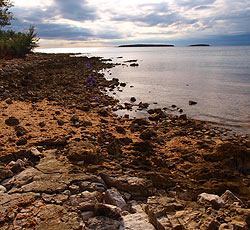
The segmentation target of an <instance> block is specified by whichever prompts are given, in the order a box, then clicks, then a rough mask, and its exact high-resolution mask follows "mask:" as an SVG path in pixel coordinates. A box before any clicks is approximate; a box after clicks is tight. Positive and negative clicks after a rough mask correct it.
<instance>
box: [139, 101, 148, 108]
mask: <svg viewBox="0 0 250 230" xmlns="http://www.w3.org/2000/svg"><path fill="white" fill-rule="evenodd" d="M138 106H139V108H140V109H146V108H148V106H149V104H148V103H142V102H140V103H139V105H138Z"/></svg>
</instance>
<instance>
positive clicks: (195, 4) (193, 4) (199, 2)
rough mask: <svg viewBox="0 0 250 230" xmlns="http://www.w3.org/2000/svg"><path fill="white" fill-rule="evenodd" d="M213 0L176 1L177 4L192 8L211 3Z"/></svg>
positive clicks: (214, 0)
mask: <svg viewBox="0 0 250 230" xmlns="http://www.w3.org/2000/svg"><path fill="white" fill-rule="evenodd" d="M215 2H216V0H180V1H178V5H179V6H183V7H186V8H194V7H201V6H207V5H211V4H213V3H215Z"/></svg>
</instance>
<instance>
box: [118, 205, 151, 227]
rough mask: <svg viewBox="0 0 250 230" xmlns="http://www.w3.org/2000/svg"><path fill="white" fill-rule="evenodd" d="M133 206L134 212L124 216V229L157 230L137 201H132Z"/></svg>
mask: <svg viewBox="0 0 250 230" xmlns="http://www.w3.org/2000/svg"><path fill="white" fill-rule="evenodd" d="M131 208H132V209H133V211H134V213H132V214H131V213H129V214H127V215H125V216H123V217H122V218H123V227H124V228H123V229H124V230H134V229H136V230H155V228H154V226H153V225H152V224H150V223H149V221H148V216H147V215H146V213H145V212H144V211H143V209H142V207H141V206H140V205H139V204H138V203H137V202H136V201H133V202H131Z"/></svg>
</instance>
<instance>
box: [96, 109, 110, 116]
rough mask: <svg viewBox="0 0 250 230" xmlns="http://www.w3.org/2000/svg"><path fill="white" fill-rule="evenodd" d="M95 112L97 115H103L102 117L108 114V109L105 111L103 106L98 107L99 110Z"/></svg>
mask: <svg viewBox="0 0 250 230" xmlns="http://www.w3.org/2000/svg"><path fill="white" fill-rule="evenodd" d="M97 113H98V114H99V115H101V116H103V117H107V116H108V111H107V109H105V108H101V109H99V110H98V111H97Z"/></svg>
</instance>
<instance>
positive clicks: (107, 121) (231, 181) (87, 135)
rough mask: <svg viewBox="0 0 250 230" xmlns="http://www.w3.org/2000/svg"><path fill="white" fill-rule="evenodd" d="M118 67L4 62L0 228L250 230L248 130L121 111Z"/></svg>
mask: <svg viewBox="0 0 250 230" xmlns="http://www.w3.org/2000/svg"><path fill="white" fill-rule="evenodd" d="M112 67H113V64H107V63H106V62H104V61H103V60H101V58H97V57H96V58H87V57H70V55H68V54H30V55H28V56H27V57H26V58H25V59H13V60H0V109H1V119H0V230H7V229H15V230H19V229H20V230H21V229H39V230H45V229H46V230H55V229H60V230H66V229H76V230H78V229H79V230H80V229H84V230H90V229H91V230H94V229H96V230H104V229H105V230H113V229H114V230H116V229H120V230H141V229H143V230H155V229H156V230H164V229H175V230H178V229H187V230H189V229H197V230H198V229H204V230H205V229H209V230H216V229H219V230H224V229H232V230H236V229H244V230H245V229H250V140H249V137H248V136H238V137H233V136H231V135H229V136H228V137H225V136H223V137H222V135H221V134H222V133H223V131H220V129H216V128H215V127H211V126H209V125H208V124H207V123H206V122H202V121H196V120H192V119H189V118H188V117H187V116H186V115H184V114H183V115H180V116H170V115H168V114H166V113H165V112H164V110H162V109H161V108H159V109H154V110H151V111H149V113H150V117H149V118H150V119H146V118H145V119H138V118H133V119H132V118H129V117H128V116H125V117H123V118H120V117H117V116H116V115H115V114H114V113H113V111H114V110H116V109H117V108H119V107H121V106H122V107H126V105H119V102H118V101H117V100H116V99H114V98H111V97H109V96H107V95H106V94H105V91H109V90H112V89H114V88H116V87H126V84H125V83H122V82H119V80H118V79H117V78H113V79H112V80H109V81H108V80H106V79H105V77H104V75H103V74H101V73H100V71H101V70H104V69H106V70H107V69H109V68H112ZM128 68H130V67H128ZM114 77H115V76H114ZM138 107H139V108H141V109H145V110H146V109H147V106H146V103H143V102H141V103H138Z"/></svg>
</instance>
